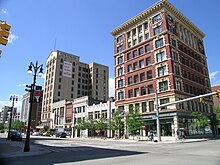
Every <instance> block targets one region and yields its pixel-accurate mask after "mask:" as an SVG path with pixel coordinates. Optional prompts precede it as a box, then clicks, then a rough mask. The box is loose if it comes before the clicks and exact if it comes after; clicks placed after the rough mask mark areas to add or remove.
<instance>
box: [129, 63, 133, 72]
mask: <svg viewBox="0 0 220 165" xmlns="http://www.w3.org/2000/svg"><path fill="white" fill-rule="evenodd" d="M131 71H132V64H129V65H128V72H131Z"/></svg>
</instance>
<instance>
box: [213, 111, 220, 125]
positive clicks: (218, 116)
mask: <svg viewBox="0 0 220 165" xmlns="http://www.w3.org/2000/svg"><path fill="white" fill-rule="evenodd" d="M214 109H215V114H216V121H217V123H216V124H217V127H218V128H220V107H215V108H214Z"/></svg>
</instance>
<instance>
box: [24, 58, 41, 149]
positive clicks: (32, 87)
mask: <svg viewBox="0 0 220 165" xmlns="http://www.w3.org/2000/svg"><path fill="white" fill-rule="evenodd" d="M32 68H33V70H32ZM38 70H39V73H38V75H39V76H40V77H42V75H43V64H41V65H38V62H36V64H35V65H34V64H33V63H32V62H31V63H30V65H29V67H28V74H30V75H31V74H32V75H33V76H34V79H33V83H32V84H31V85H30V86H29V85H26V87H28V88H29V89H26V91H28V92H30V101H29V103H30V109H29V115H28V128H27V133H26V139H25V143H24V152H29V151H30V127H31V126H30V125H31V111H32V103H33V101H34V91H35V84H36V76H37V72H38ZM33 71H34V72H33Z"/></svg>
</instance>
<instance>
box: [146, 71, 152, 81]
mask: <svg viewBox="0 0 220 165" xmlns="http://www.w3.org/2000/svg"><path fill="white" fill-rule="evenodd" d="M152 77H153V76H152V70H149V71H147V79H152Z"/></svg>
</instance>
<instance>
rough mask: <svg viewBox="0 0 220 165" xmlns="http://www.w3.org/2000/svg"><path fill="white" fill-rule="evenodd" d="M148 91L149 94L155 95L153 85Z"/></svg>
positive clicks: (148, 87)
mask: <svg viewBox="0 0 220 165" xmlns="http://www.w3.org/2000/svg"><path fill="white" fill-rule="evenodd" d="M147 91H148V94H151V93H154V89H153V85H148V86H147Z"/></svg>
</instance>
